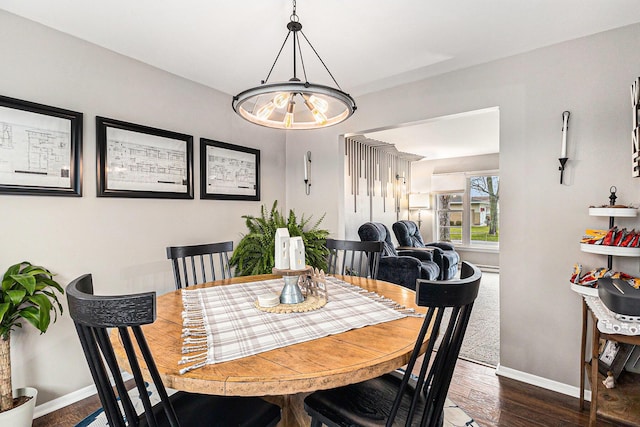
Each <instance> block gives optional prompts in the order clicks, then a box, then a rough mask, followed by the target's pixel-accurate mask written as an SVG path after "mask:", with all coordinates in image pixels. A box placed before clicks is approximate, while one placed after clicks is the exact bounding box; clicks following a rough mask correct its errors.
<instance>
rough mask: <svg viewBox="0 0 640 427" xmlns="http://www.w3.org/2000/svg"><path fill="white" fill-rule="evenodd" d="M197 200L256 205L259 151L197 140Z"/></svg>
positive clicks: (212, 141)
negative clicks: (198, 186)
mask: <svg viewBox="0 0 640 427" xmlns="http://www.w3.org/2000/svg"><path fill="white" fill-rule="evenodd" d="M200 198H201V199H212V200H249V201H260V150H257V149H254V148H248V147H242V146H240V145H234V144H229V143H226V142H220V141H214V140H211V139H206V138H200Z"/></svg>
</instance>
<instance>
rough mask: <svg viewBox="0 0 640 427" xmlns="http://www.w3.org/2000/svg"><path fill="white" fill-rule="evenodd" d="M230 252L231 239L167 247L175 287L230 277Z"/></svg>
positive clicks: (231, 247) (231, 250)
mask: <svg viewBox="0 0 640 427" xmlns="http://www.w3.org/2000/svg"><path fill="white" fill-rule="evenodd" d="M232 252H233V242H231V241H229V242H220V243H207V244H203V245H192V246H169V247H167V258H168V259H170V260H171V261H172V265H173V276H174V278H175V281H176V289H181V288H183V287H187V286H191V285H197V284H198V283H206V282H210V281H213V280H218V279H229V278H231V269H230V267H229V253H232Z"/></svg>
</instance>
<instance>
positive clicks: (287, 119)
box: [284, 95, 296, 129]
mask: <svg viewBox="0 0 640 427" xmlns="http://www.w3.org/2000/svg"><path fill="white" fill-rule="evenodd" d="M295 108H296V103H295V102H293V95H291V101H289V105H287V114H285V115H284V127H285V128H286V129H290V128H291V125H293V113H294V111H295Z"/></svg>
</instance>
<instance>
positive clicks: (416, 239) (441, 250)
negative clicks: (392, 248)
mask: <svg viewBox="0 0 640 427" xmlns="http://www.w3.org/2000/svg"><path fill="white" fill-rule="evenodd" d="M391 228H393V233H394V234H395V235H396V239H397V240H398V244H399V245H400V247H413V248H431V249H433V260H434V261H435V262H436V264H438V267H440V276H439V277H438V280H450V279H453V278H454V277H455V276H456V274H458V263H459V262H460V255H459V254H458V252H456V250H455V248H454V247H453V245H452V244H451V243H447V242H430V243H425V242H424V240H422V235H421V234H420V229H418V226H417V225H416V223H415V222H413V221H398V222H396V223H394V224H393V226H392V227H391Z"/></svg>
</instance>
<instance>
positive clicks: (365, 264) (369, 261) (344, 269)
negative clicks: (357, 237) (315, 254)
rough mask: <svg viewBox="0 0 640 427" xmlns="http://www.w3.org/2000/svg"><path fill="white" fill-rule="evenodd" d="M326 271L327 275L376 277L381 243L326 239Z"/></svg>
mask: <svg viewBox="0 0 640 427" xmlns="http://www.w3.org/2000/svg"><path fill="white" fill-rule="evenodd" d="M327 249H329V256H328V258H327V269H328V273H329V274H341V275H343V276H360V277H367V278H371V279H376V278H377V277H378V267H379V264H380V256H381V255H382V251H383V249H384V243H383V242H360V241H353V240H335V239H327Z"/></svg>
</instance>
